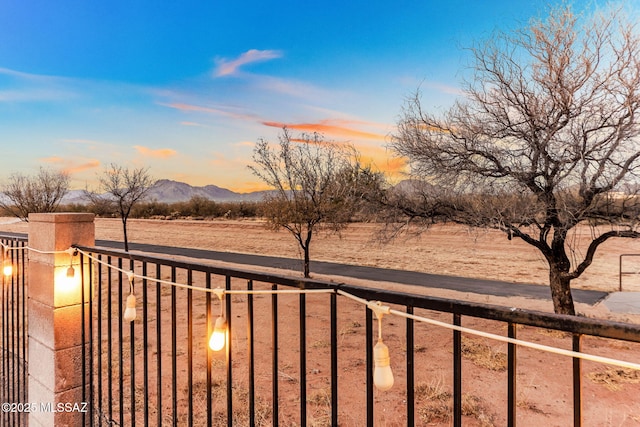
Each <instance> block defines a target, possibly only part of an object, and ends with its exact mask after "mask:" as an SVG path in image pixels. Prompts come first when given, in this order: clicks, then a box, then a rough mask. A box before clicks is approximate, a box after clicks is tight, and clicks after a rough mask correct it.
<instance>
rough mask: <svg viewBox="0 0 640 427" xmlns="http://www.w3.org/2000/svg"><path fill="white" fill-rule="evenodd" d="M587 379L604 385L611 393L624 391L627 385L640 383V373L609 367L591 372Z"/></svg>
mask: <svg viewBox="0 0 640 427" xmlns="http://www.w3.org/2000/svg"><path fill="white" fill-rule="evenodd" d="M587 377H588V378H589V379H590V380H591V381H593V382H594V383H596V384H603V385H604V386H605V387H606V388H608V389H609V390H611V391H618V390H620V389H622V386H623V384H625V383H626V384H638V383H640V371H636V370H633V369H624V368H617V367H609V368H606V369H604V370H601V371H594V372H589V373H588V374H587Z"/></svg>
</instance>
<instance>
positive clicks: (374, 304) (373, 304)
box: [0, 242, 640, 370]
mask: <svg viewBox="0 0 640 427" xmlns="http://www.w3.org/2000/svg"><path fill="white" fill-rule="evenodd" d="M0 246H2V247H3V248H4V249H5V250H25V249H26V250H29V251H33V252H37V253H42V254H60V253H69V254H75V253H81V254H83V255H85V256H86V257H88V258H89V259H92V260H94V261H96V262H98V263H101V264H103V265H106V266H108V267H110V268H113V269H115V270H116V271H121V272H123V273H125V274H127V275H129V274H133V275H134V276H135V277H138V278H140V279H146V280H149V281H154V282H157V283H163V284H166V285H170V286H175V287H178V288H184V289H192V290H196V291H200V292H210V293H213V294H215V295H217V296H218V297H219V298H220V296H222V295H224V294H230V295H232V294H238V295H250V294H251V295H259V294H270V295H273V294H302V293H304V294H323V293H337V294H338V295H342V296H344V297H347V298H350V299H352V300H354V301H356V302H359V303H361V304H363V305H366V306H367V307H368V308H369V309H371V310H373V311H374V312H375V313H378V312H379V311H380V310H383V313H384V314H393V315H396V316H399V317H404V318H407V319H411V320H415V321H418V322H422V323H427V324H431V325H434V326H439V327H442V328H446V329H450V330H454V331H459V332H463V333H468V334H471V335H476V336H480V337H483V338H488V339H492V340H495V341H500V342H505V343H508V344H514V345H519V346H522V347H528V348H532V349H535V350H540V351H545V352H547V353H553V354H558V355H562V356H568V357H574V358H579V359H582V360H589V361H592V362H598V363H604V364H608V365H613V366H619V367H622V368H628V369H634V370H640V363H633V362H627V361H623V360H618V359H612V358H609V357H604V356H597V355H593V354H588V353H582V352H577V351H573V350H565V349H562V348H557V347H552V346H548V345H544V344H537V343H533V342H529V341H524V340H520V339H517V338H510V337H505V336H502V335H497V334H493V333H490V332H484V331H479V330H476V329H471V328H467V327H463V326H457V325H452V324H450V323H445V322H441V321H439V320H435V319H429V318H427V317H423V316H417V315H415V314H409V313H405V312H402V311H399V310H395V309H392V308H390V307H388V306H384V305H382V304H381V303H380V302H379V301H368V300H366V299H363V298H360V297H357V296H355V295H352V294H350V293H348V292H345V291H343V290H342V289H337V290H333V289H274V290H230V289H220V288H216V289H209V288H202V287H199V286H193V285H187V284H183V283H176V282H171V281H168V280H163V279H160V278H155V277H149V276H144V275H140V274H137V273H132V272H131V271H130V270H124V269H121V268H119V267H116V266H113V265H110V264H108V263H106V262H105V261H103V260H101V259H99V258H97V257H95V256H93V255H91V254H90V253H87V252H85V251H83V250H81V249H79V248H74V247H70V248H69V249H66V250H61V251H41V250H38V249H35V248H32V247H29V246H23V247H13V246H8V245H5V244H4V243H2V242H0Z"/></svg>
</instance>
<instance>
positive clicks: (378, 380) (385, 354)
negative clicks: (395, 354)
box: [373, 339, 393, 391]
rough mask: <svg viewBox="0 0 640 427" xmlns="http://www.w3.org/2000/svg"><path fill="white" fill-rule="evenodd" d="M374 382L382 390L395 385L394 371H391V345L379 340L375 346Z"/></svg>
mask: <svg viewBox="0 0 640 427" xmlns="http://www.w3.org/2000/svg"><path fill="white" fill-rule="evenodd" d="M373 363H374V366H375V368H374V369H373V384H374V385H375V386H376V388H377V389H378V390H380V391H387V390H389V389H390V388H391V387H393V372H391V358H390V357H389V347H387V345H386V344H385V343H383V342H382V340H381V339H379V340H378V342H377V343H376V345H375V346H373Z"/></svg>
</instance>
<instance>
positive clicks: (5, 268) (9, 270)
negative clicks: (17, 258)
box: [2, 249, 13, 276]
mask: <svg viewBox="0 0 640 427" xmlns="http://www.w3.org/2000/svg"><path fill="white" fill-rule="evenodd" d="M3 258H4V260H3V261H2V274H4V275H5V276H11V275H12V274H13V264H12V263H11V258H10V257H9V249H5V250H4V256H3Z"/></svg>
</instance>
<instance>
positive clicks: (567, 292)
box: [549, 265, 576, 316]
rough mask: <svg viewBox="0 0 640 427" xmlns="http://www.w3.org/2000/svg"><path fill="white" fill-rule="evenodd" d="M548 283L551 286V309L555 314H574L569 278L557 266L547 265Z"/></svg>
mask: <svg viewBox="0 0 640 427" xmlns="http://www.w3.org/2000/svg"><path fill="white" fill-rule="evenodd" d="M549 267H550V268H549V285H550V287H551V299H552V300H553V310H554V311H555V313H556V314H569V315H572V316H573V315H575V314H576V311H575V307H574V306H573V296H572V295H571V279H569V278H567V277H566V275H565V274H563V272H562V271H560V269H559V268H558V267H557V266H554V265H550V266H549Z"/></svg>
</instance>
